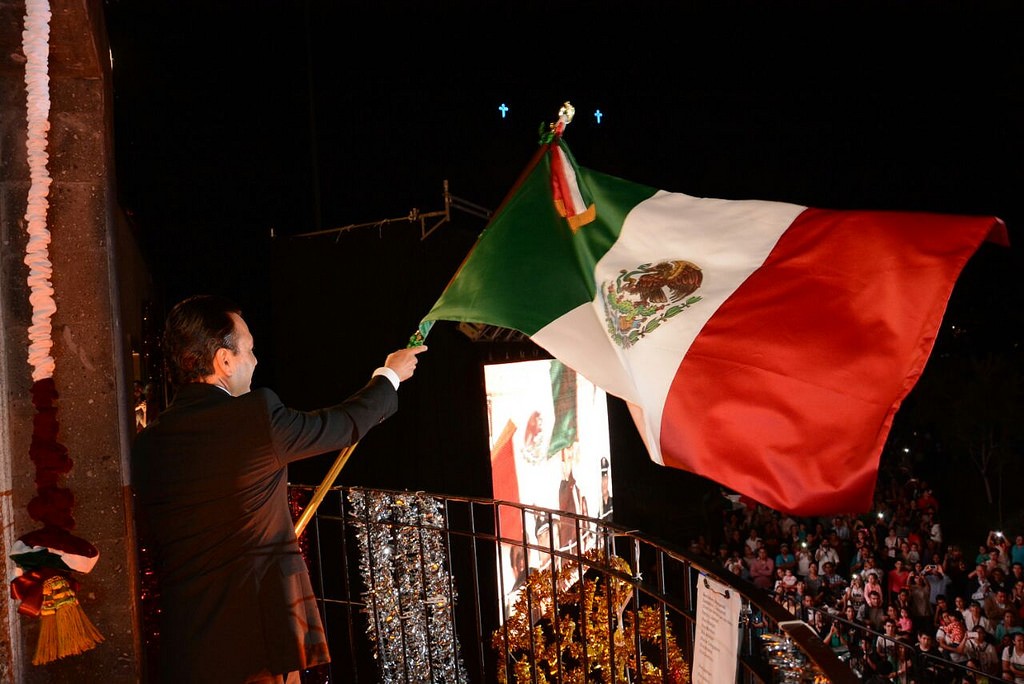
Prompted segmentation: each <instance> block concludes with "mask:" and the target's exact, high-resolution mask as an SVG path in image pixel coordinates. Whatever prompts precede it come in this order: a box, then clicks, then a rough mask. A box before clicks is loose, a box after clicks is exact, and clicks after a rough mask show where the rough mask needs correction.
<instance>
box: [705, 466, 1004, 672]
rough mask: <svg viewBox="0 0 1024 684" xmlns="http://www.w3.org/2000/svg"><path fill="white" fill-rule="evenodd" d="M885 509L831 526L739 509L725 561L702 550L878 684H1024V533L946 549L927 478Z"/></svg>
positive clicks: (896, 489)
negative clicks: (1006, 683)
mask: <svg viewBox="0 0 1024 684" xmlns="http://www.w3.org/2000/svg"><path fill="white" fill-rule="evenodd" d="M876 499H879V500H881V499H884V501H880V502H879V503H878V504H877V510H876V511H875V512H873V513H871V514H870V515H866V516H850V515H838V516H832V517H826V518H823V519H818V518H815V519H803V518H795V517H792V516H787V515H784V514H780V513H779V512H777V511H773V510H771V509H767V508H765V507H763V506H745V507H742V508H735V509H733V510H731V511H729V512H727V513H726V519H725V521H724V530H723V535H724V536H723V539H724V541H723V543H722V544H721V545H720V546H719V547H718V549H717V551H716V550H714V549H708V548H701V547H703V546H705V545H704V543H703V540H698V541H697V542H695V544H694V546H695V547H696V548H695V549H694V550H696V551H699V552H701V553H706V554H708V555H711V556H712V557H714V558H715V559H716V560H717V561H718V562H720V563H721V564H722V565H723V566H724V567H725V568H726V569H727V570H729V571H731V572H733V573H736V574H738V575H741V576H742V577H744V578H746V579H748V580H750V581H751V582H752V583H753V584H755V585H756V586H758V587H760V588H762V589H764V590H765V591H768V592H771V594H772V595H773V597H774V598H775V599H776V600H777V601H778V602H779V603H780V604H782V605H783V606H785V607H786V608H787V609H789V610H790V612H792V613H793V614H794V615H796V616H798V617H799V618H800V619H802V620H804V621H806V622H807V623H808V624H809V625H811V626H812V627H813V628H814V629H815V631H816V632H817V633H818V634H819V636H820V637H821V639H822V640H823V641H824V642H825V643H827V644H829V645H830V646H831V647H832V648H833V649H835V651H836V652H837V653H839V654H840V655H841V657H843V658H844V659H847V660H848V662H849V663H850V665H851V667H853V668H854V669H855V671H856V672H857V674H858V675H859V676H860V677H861V679H863V680H865V681H867V682H873V683H876V684H877V683H879V682H900V683H906V684H909V683H914V684H923V683H925V682H941V683H949V684H983V683H984V682H986V681H989V678H994V679H996V680H998V679H999V678H1002V679H1003V680H1006V681H1009V682H1014V683H1015V684H1024V534H1021V533H1020V532H1021V531H1018V532H1017V533H1016V534H1004V533H1003V532H1002V531H999V530H992V531H990V532H988V534H987V535H986V538H985V539H980V540H979V543H978V546H977V548H976V550H975V549H971V550H968V549H962V548H960V546H959V545H957V544H952V543H946V541H945V540H944V538H943V530H942V523H941V512H942V507H941V506H940V502H939V500H938V498H937V497H936V495H935V493H934V492H933V491H932V489H931V488H930V487H929V485H928V483H927V482H925V481H923V480H917V479H911V480H910V481H909V482H907V483H906V484H904V485H895V484H894V485H892V487H891V491H888V492H885V496H879V497H876ZM957 666H959V667H957Z"/></svg>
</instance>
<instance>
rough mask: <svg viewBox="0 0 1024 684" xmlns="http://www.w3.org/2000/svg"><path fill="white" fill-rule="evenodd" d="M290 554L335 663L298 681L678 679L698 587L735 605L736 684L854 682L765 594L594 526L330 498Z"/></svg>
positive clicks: (367, 494) (522, 683) (418, 500)
mask: <svg viewBox="0 0 1024 684" xmlns="http://www.w3.org/2000/svg"><path fill="white" fill-rule="evenodd" d="M311 493H312V488H310V487H304V486H296V485H293V486H292V488H291V496H292V500H293V507H294V508H295V510H296V511H298V510H301V508H302V506H304V505H305V502H306V501H308V500H309V498H310V495H311ZM301 544H302V547H303V552H304V554H305V555H306V559H307V562H308V563H309V566H310V569H311V575H312V578H313V583H314V587H315V589H316V591H317V595H318V596H319V597H320V599H319V600H320V603H321V607H322V614H323V616H324V626H325V629H326V630H327V633H328V638H329V642H330V646H331V653H332V659H333V660H332V662H331V664H330V665H329V666H325V667H324V668H321V669H319V670H316V671H311V672H307V673H305V674H304V677H303V680H304V682H306V684H310V683H311V682H317V683H318V684H319V683H320V682H338V683H341V682H344V683H346V684H348V683H353V684H354V683H357V682H472V683H477V682H480V683H490V682H500V683H508V684H528V683H529V684H533V683H534V682H630V683H635V682H681V681H689V679H688V677H689V674H690V672H689V671H690V668H692V666H693V663H694V653H695V649H697V648H698V647H699V646H700V644H699V643H698V642H699V639H700V637H699V632H698V631H697V613H698V609H697V598H698V589H699V586H698V584H699V583H703V582H704V581H705V580H713V581H714V582H715V583H716V586H718V585H724V586H725V587H727V588H728V589H727V591H729V592H736V593H737V594H738V595H739V596H740V597H741V601H742V609H741V611H740V619H739V620H738V621H737V624H736V627H735V629H736V636H737V639H738V644H739V647H738V651H737V658H736V681H737V682H740V683H742V684H747V683H752V682H777V681H786V682H826V681H830V682H835V683H837V684H844V683H847V682H850V683H852V682H855V681H857V677H856V676H855V675H854V674H853V672H852V670H851V669H850V667H849V666H848V665H847V664H846V663H845V662H843V661H842V660H840V658H839V657H838V656H837V654H836V653H835V652H834V651H833V650H832V649H831V648H829V647H828V646H826V645H825V644H824V643H823V642H822V641H821V639H819V638H818V636H817V635H816V633H815V632H814V631H813V630H812V629H811V628H810V626H809V625H807V624H806V623H805V622H803V621H801V620H798V619H794V615H793V614H792V613H790V612H789V611H787V610H786V609H785V608H783V606H781V605H780V604H778V603H776V602H775V601H774V600H773V599H772V598H771V596H770V595H769V594H768V593H766V592H763V591H761V590H760V589H758V588H756V587H754V586H753V585H752V584H750V583H748V582H746V581H745V580H743V579H741V578H739V577H737V576H735V575H732V574H731V573H729V572H727V571H725V570H724V569H722V568H720V567H710V564H708V563H706V562H705V561H703V560H702V559H699V558H696V557H694V556H693V555H692V554H689V553H688V552H686V551H682V550H679V549H676V548H673V547H672V546H671V545H669V544H665V543H659V542H657V541H655V540H651V539H647V538H645V537H644V536H643V535H642V534H640V533H638V532H636V531H632V530H626V529H623V528H621V527H618V526H616V525H614V524H611V523H609V522H607V521H603V520H599V519H595V518H588V517H583V516H579V515H573V514H569V513H563V512H560V511H555V510H550V509H546V508H538V507H535V506H526V505H522V504H517V503H511V502H504V501H494V500H490V499H478V498H469V497H453V496H443V495H434V494H425V493H422V492H404V491H387V490H368V489H361V488H348V487H336V488H333V489H331V490H330V492H329V493H328V494H327V496H326V497H325V498H324V500H323V502H322V503H321V504H320V506H319V508H318V510H317V513H316V515H315V516H314V518H313V519H312V522H311V523H310V524H309V526H308V527H306V530H305V532H304V534H303V536H302V538H301ZM754 615H756V616H758V618H759V621H758V622H754V621H752V620H751V619H750V618H751V616H754ZM702 676H703V675H702ZM695 681H697V680H696V679H695ZM715 684H718V683H717V682H716V683H715Z"/></svg>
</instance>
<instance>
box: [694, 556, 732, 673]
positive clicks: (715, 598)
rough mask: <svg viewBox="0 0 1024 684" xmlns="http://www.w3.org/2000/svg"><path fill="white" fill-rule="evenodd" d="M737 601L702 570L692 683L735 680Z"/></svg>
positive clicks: (730, 592) (730, 591)
mask: <svg viewBox="0 0 1024 684" xmlns="http://www.w3.org/2000/svg"><path fill="white" fill-rule="evenodd" d="M740 603H741V601H740V596H739V594H738V593H736V592H735V591H733V590H731V589H729V587H728V586H726V585H724V584H721V583H720V582H717V581H716V580H715V579H714V578H711V577H708V576H707V575H706V574H703V573H701V575H700V577H699V578H698V580H697V627H696V630H697V631H696V634H695V635H694V649H693V668H692V671H693V684H720V683H721V682H734V681H736V655H737V652H738V650H739V635H740V630H739V620H740Z"/></svg>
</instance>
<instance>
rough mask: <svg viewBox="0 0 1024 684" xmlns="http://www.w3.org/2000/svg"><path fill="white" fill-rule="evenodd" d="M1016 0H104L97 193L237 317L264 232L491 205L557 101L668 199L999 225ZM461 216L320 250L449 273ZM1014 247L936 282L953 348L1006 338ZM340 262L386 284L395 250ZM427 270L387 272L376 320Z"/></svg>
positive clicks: (1018, 66) (162, 264)
mask: <svg viewBox="0 0 1024 684" xmlns="http://www.w3.org/2000/svg"><path fill="white" fill-rule="evenodd" d="M1015 4H1018V3H994V2H986V1H980V2H974V3H956V4H954V3H941V2H856V3H841V2H822V1H817V2H752V1H751V2H738V1H734V2H703V3H702V2H689V3H687V2H672V3H654V2H647V1H645V0H641V1H638V2H629V3H626V2H621V3H614V4H612V3H596V2H590V3H581V2H560V3H544V4H540V3H522V2H516V3H480V2H474V3H469V2H461V1H459V2H454V1H452V2H418V3H412V2H408V3H406V2H395V1H394V0H383V1H380V2H372V3H353V2H337V1H331V2H327V1H322V2H321V1H317V0H302V1H286V0H254V1H252V2H245V3H240V2H236V3H230V2H223V1H220V2H210V1H203V2H200V1H199V0H186V1H182V2H171V1H169V0H107V2H106V8H107V17H108V21H107V23H108V31H109V34H110V41H111V45H112V54H113V59H114V71H113V74H114V95H115V138H116V151H117V170H118V184H119V196H120V200H121V203H122V205H123V206H124V207H125V208H126V209H127V210H129V211H130V212H131V215H132V217H133V222H134V225H135V227H136V230H137V233H138V235H139V239H140V241H141V243H142V245H143V246H144V248H145V249H146V250H147V251H148V252H149V253H150V254H151V255H152V256H153V257H154V270H155V273H156V275H157V277H158V278H159V280H160V282H161V283H162V284H163V286H164V288H165V290H164V293H165V296H166V298H167V299H168V302H172V301H173V300H176V299H178V298H180V297H181V296H184V295H187V294H192V293H194V292H196V291H203V290H205V291H217V292H220V293H223V294H227V295H229V296H232V297H234V298H236V299H237V300H239V301H240V303H242V305H243V307H244V308H245V309H246V310H247V312H248V315H249V317H250V318H255V319H256V320H257V328H256V329H257V330H264V331H266V330H267V329H268V328H271V327H273V326H275V325H278V319H279V318H280V317H281V315H282V312H281V311H279V310H275V311H274V312H273V313H271V311H270V308H271V305H270V302H271V299H272V292H271V290H272V288H279V287H280V284H272V279H271V278H270V277H268V272H269V268H270V267H269V265H268V264H269V261H270V260H271V255H272V253H273V252H274V251H275V250H276V249H277V248H278V247H277V244H280V241H282V240H284V241H287V240H289V239H291V238H290V236H295V235H296V234H298V233H303V232H308V231H312V230H317V229H323V228H331V227H338V226H343V225H347V224H352V223H361V222H369V221H374V220H378V219H384V218H396V217H401V216H404V215H406V214H407V213H408V212H409V210H410V209H412V208H414V207H415V208H418V209H419V210H421V211H433V210H437V209H440V208H441V197H442V195H441V190H442V183H443V181H445V180H448V181H449V183H450V187H451V192H452V193H453V194H454V195H456V196H458V197H461V198H463V199H465V200H468V201H470V202H473V203H475V204H479V205H482V206H485V207H488V208H494V207H496V206H497V204H498V203H499V202H500V200H501V199H502V197H503V196H504V195H505V193H506V191H507V190H508V189H509V188H510V187H511V185H512V183H513V182H514V181H515V179H516V177H517V176H518V174H519V173H520V171H521V170H522V168H523V166H524V165H525V164H526V162H527V160H528V159H529V158H530V156H531V155H532V154H533V152H534V151H535V149H536V141H537V130H538V126H540V125H541V124H542V123H543V124H546V123H548V122H551V121H553V120H554V119H555V116H556V114H557V111H558V107H559V106H560V104H561V103H562V102H563V101H564V100H570V101H571V102H572V103H573V104H574V105H575V106H576V109H577V118H576V121H575V122H574V123H573V124H571V125H570V126H569V128H568V130H567V133H566V136H565V138H566V140H567V141H568V143H569V145H570V147H571V148H572V150H573V152H574V154H575V156H576V158H577V160H578V162H579V163H580V164H581V165H583V166H587V167H590V168H593V169H595V170H599V171H603V172H605V173H610V174H613V175H618V176H621V177H623V178H627V179H630V180H634V181H637V182H642V183H646V184H649V185H653V186H655V187H660V188H664V189H666V190H673V191H679V192H685V193H688V194H691V195H703V196H712V197H723V198H735V199H741V198H742V199H765V200H782V201H789V202H795V203H800V204H807V205H811V206H818V207H824V208H837V209H843V208H865V209H900V210H923V211H936V212H947V213H972V214H974V213H978V214H994V215H997V216H1000V217H1001V218H1003V219H1004V220H1006V222H1007V224H1008V225H1009V228H1010V233H1011V240H1012V241H1015V242H1019V239H1018V238H1019V237H1020V236H1021V231H1020V227H1019V226H1020V224H1021V223H1022V222H1024V200H1022V189H1024V41H1022V40H1021V39H1020V37H1021V36H1022V35H1024V10H1021V9H1015V8H1014V5H1015ZM960 5H963V7H960ZM485 7H486V9H485ZM966 7H970V9H964V8H966ZM609 8H617V9H614V10H613V9H609ZM680 8H684V9H680ZM502 103H505V104H507V105H508V107H509V114H508V116H507V118H504V119H502V118H501V117H500V113H499V110H498V107H499V105H501V104H502ZM597 109H600V110H601V111H602V112H603V119H602V121H601V123H600V124H597V123H596V122H595V120H594V117H593V112H594V111H595V110H597ZM482 226H483V223H482V221H480V220H479V219H477V218H475V217H471V216H468V215H461V214H455V215H454V216H453V220H452V223H451V224H449V225H447V226H445V227H443V228H442V229H441V230H440V231H439V232H438V233H437V234H436V236H432V237H430V238H427V240H425V241H422V242H420V241H418V230H419V228H418V226H417V225H415V224H400V225H395V226H389V227H386V228H382V229H380V230H379V231H378V230H373V229H371V230H370V231H369V234H368V235H362V236H359V237H356V236H354V235H353V234H346V235H345V236H342V237H340V238H337V239H336V240H332V241H330V242H329V243H327V246H326V247H325V249H328V248H331V249H341V250H343V251H344V250H347V251H348V252H351V251H352V250H357V249H360V247H359V245H362V244H365V243H366V242H367V241H372V240H384V239H386V238H387V235H391V234H394V233H409V234H416V239H414V240H412V245H404V244H403V245H402V246H401V247H395V248H389V249H393V253H394V254H396V255H400V256H401V259H410V260H423V261H428V260H429V261H431V262H432V263H434V264H435V265H436V268H437V269H438V272H439V273H443V274H448V273H450V272H453V271H454V267H455V266H456V265H457V264H458V262H459V260H461V257H462V256H463V255H464V253H465V251H466V250H467V249H468V246H469V245H470V244H471V240H472V238H473V236H475V234H476V233H478V232H479V230H480V229H481V228H482ZM271 230H273V231H274V233H275V235H276V236H277V237H275V238H274V240H273V241H272V240H271V239H270V237H269V236H270V233H271ZM317 239H319V238H317ZM392 239H393V238H392ZM321 244H323V243H321ZM417 245H418V246H417ZM1019 254H1020V249H1019V248H1013V249H1009V250H1007V249H996V248H991V247H988V246H986V247H983V248H982V250H981V253H979V255H978V256H977V257H976V258H975V259H974V260H973V261H972V262H971V264H969V266H968V269H967V271H966V272H965V273H964V275H963V277H962V278H961V281H960V283H959V284H958V286H957V290H956V292H955V293H954V298H953V300H952V303H951V309H950V311H951V315H952V314H953V313H955V314H956V315H957V316H963V317H965V320H966V319H971V320H972V322H973V323H974V325H975V326H976V327H975V331H976V332H975V335H976V341H977V344H980V345H987V344H991V345H1000V346H1005V345H1008V344H1011V343H1012V342H1014V341H1015V340H1011V339H1010V338H1009V337H1008V335H1009V334H1010V332H1012V333H1013V334H1017V333H1016V330H1019V329H1020V327H1021V326H1020V319H1021V313H1020V312H1021V310H1022V307H1021V304H1022V302H1024V296H1022V294H1024V290H1022V285H1021V283H1020V281H1021V278H1020V274H1021V273H1022V271H1021V258H1020V256H1019ZM320 256H322V255H320ZM367 258H368V259H383V260H384V263H381V270H382V272H388V273H389V275H388V278H390V279H391V280H396V279H397V281H398V284H399V285H401V277H400V274H401V272H402V271H403V269H408V272H410V273H417V274H419V273H420V272H419V271H418V270H417V269H415V268H410V267H408V262H404V263H403V262H400V261H398V260H397V256H396V260H395V261H389V260H388V258H387V257H386V256H383V257H382V256H381V255H380V254H378V253H376V252H373V251H372V250H370V251H368V252H367ZM449 264H450V266H449ZM396 274H398V275H396ZM435 275H436V274H435ZM337 277H343V276H342V275H341V274H339V273H336V272H327V273H323V272H320V273H310V274H309V281H308V283H306V284H305V285H304V287H309V288H312V287H315V283H316V282H317V280H318V279H320V278H337ZM417 277H420V276H419V275H417ZM438 277H440V276H438ZM444 277H447V275H444ZM443 284H444V281H443V280H441V282H440V283H435V282H433V281H430V280H429V279H427V280H423V281H420V282H415V283H406V289H407V290H408V291H409V292H410V293H411V295H410V298H411V300H412V301H411V302H407V307H406V309H407V310H406V311H401V310H400V309H392V312H393V313H395V312H398V313H395V315H397V316H401V317H402V318H401V320H399V321H397V322H395V325H396V326H397V329H400V330H408V331H410V332H411V331H412V330H413V329H414V328H415V326H416V324H417V323H418V321H419V318H420V317H421V316H422V315H423V314H425V313H426V311H427V309H428V308H429V306H430V304H432V303H433V301H434V300H435V299H436V298H437V296H438V295H439V294H440V290H441V288H442V287H443ZM297 287H298V286H297ZM355 287H356V289H355V290H354V295H353V296H355V297H364V298H367V297H369V298H372V297H373V296H374V294H373V292H372V291H364V290H360V289H359V286H358V285H357V286H355ZM366 287H367V288H368V286H366ZM278 294H280V293H278ZM392 296H394V295H392ZM397 296H398V297H399V298H401V295H400V294H399V295H397ZM385 303H386V300H385V301H383V302H378V304H379V306H377V308H376V309H375V311H377V313H372V314H365V316H371V317H373V316H377V317H387V316H388V315H389V314H388V313H386V312H387V309H386V308H385V307H384V306H383V305H384V304H385ZM382 312H383V313H382ZM271 320H273V321H274V323H271ZM364 320H365V319H364ZM1014 328H1016V330H1014ZM257 334H258V333H257ZM365 335H366V336H368V337H370V338H373V333H372V332H369V333H365ZM402 341H404V340H402ZM400 342H401V341H397V340H396V344H400ZM390 348H393V345H392V343H391V342H387V343H386V344H384V345H383V346H381V344H377V346H376V347H375V349H374V350H373V356H374V357H377V356H380V357H383V355H384V354H385V353H386V352H387V351H388V350H389V349H390ZM368 363H369V362H368ZM272 367H273V364H266V365H265V370H266V372H268V373H270V372H272V371H270V370H269V369H272ZM259 375H260V372H259V371H257V376H259ZM257 379H260V378H259V377H258V378H257ZM262 380H263V382H265V383H268V384H272V383H273V379H272V378H271V377H268V376H267V375H264V376H263V377H262Z"/></svg>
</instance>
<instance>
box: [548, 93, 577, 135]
mask: <svg viewBox="0 0 1024 684" xmlns="http://www.w3.org/2000/svg"><path fill="white" fill-rule="evenodd" d="M574 116H576V108H575V107H573V106H572V105H571V104H570V103H569V101H568V100H566V102H565V103H564V104H563V105H562V106H561V108H560V109H559V110H558V121H556V122H555V123H553V124H551V130H552V131H554V133H555V135H562V133H563V132H564V131H565V127H566V126H568V125H569V124H570V123H572V118H573V117H574Z"/></svg>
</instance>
